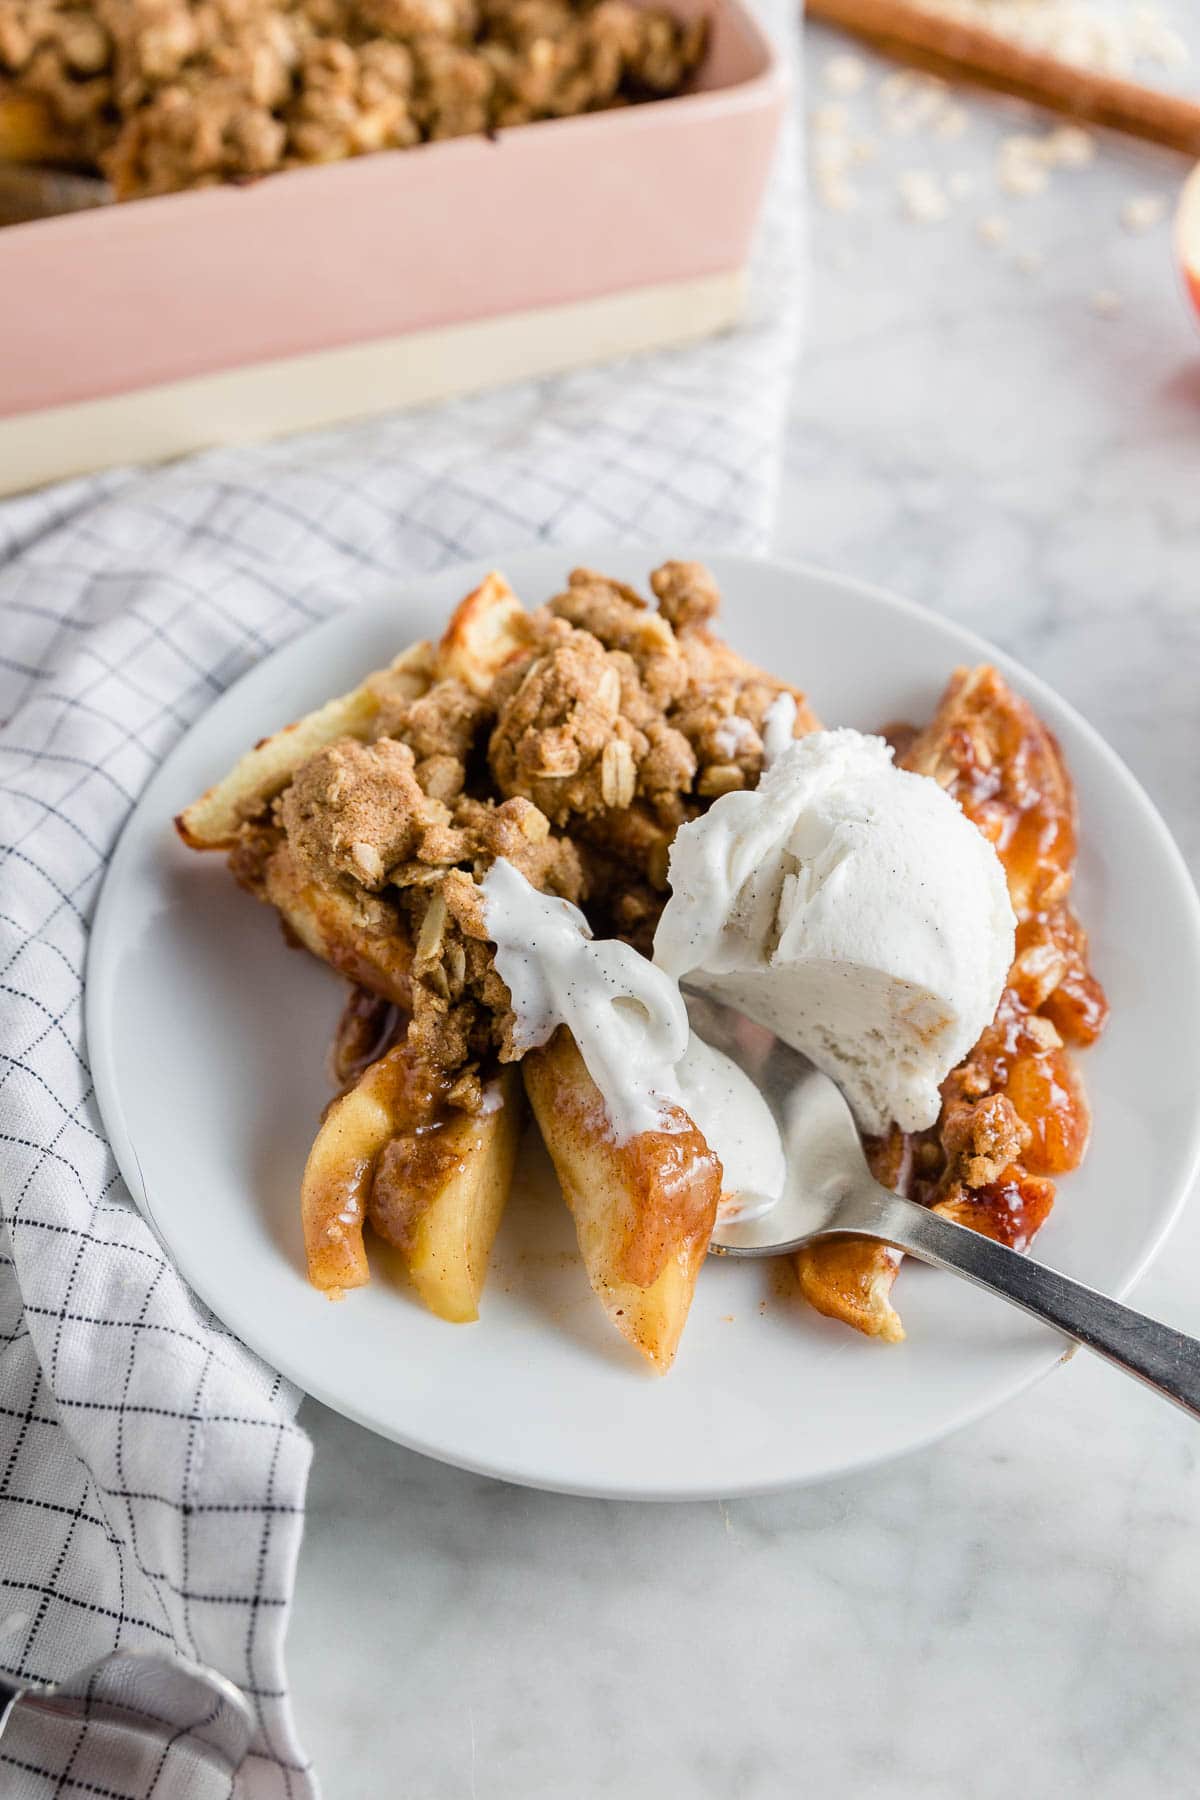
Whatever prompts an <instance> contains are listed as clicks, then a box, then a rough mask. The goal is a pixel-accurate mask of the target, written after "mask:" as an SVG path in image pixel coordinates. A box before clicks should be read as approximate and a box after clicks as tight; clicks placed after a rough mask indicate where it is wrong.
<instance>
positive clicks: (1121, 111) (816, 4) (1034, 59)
mask: <svg viewBox="0 0 1200 1800" xmlns="http://www.w3.org/2000/svg"><path fill="white" fill-rule="evenodd" d="M808 14H809V17H810V18H814V19H824V20H827V21H828V22H829V23H830V24H832V25H840V26H841V27H842V28H843V29H844V30H846V31H850V32H853V33H854V34H855V36H857V37H862V38H866V39H867V40H868V41H869V42H870V43H871V44H873V45H874V46H875V48H876V49H878V50H881V51H882V52H883V53H884V54H885V55H888V56H892V57H895V58H897V59H898V60H899V61H901V62H909V63H915V64H916V65H917V66H918V67H919V68H923V69H925V70H927V71H928V72H930V73H931V74H935V75H941V76H943V77H945V78H946V79H948V80H951V81H955V80H959V81H963V80H965V81H972V82H975V83H976V84H977V85H979V86H982V87H987V88H992V89H995V90H997V91H999V92H1001V93H1005V94H1014V95H1016V97H1017V98H1018V99H1021V100H1032V101H1034V102H1035V103H1036V104H1037V105H1039V106H1047V107H1051V108H1052V109H1053V110H1054V111H1055V112H1060V113H1066V114H1068V115H1069V116H1070V117H1071V118H1074V119H1083V120H1086V121H1087V122H1088V123H1089V124H1092V125H1106V126H1108V127H1110V128H1111V129H1112V130H1114V131H1123V132H1127V133H1129V134H1131V135H1132V136H1134V137H1140V138H1145V139H1148V140H1149V141H1150V142H1151V143H1155V144H1165V145H1167V146H1168V147H1169V148H1170V149H1172V150H1182V151H1184V152H1186V153H1187V154H1188V155H1189V156H1195V157H1200V105H1197V103H1196V102H1195V101H1193V100H1187V99H1184V98H1183V97H1182V96H1180V95H1178V94H1169V93H1164V92H1161V91H1159V90H1158V89H1155V88H1149V87H1143V86H1142V85H1141V83H1139V82H1136V81H1127V80H1124V79H1123V78H1121V77H1119V76H1116V75H1105V74H1102V73H1100V72H1099V71H1097V70H1093V69H1086V68H1082V67H1080V66H1079V65H1077V64H1075V63H1067V62H1063V61H1062V60H1061V59H1060V58H1059V57H1056V56H1047V55H1045V54H1044V53H1043V52H1041V51H1037V50H1030V49H1028V48H1026V47H1025V46H1024V45H1023V44H1020V43H1015V42H1014V41H1013V40H1012V39H1011V38H1007V37H1004V36H1002V35H1001V34H1000V33H999V32H997V31H989V30H988V29H987V28H986V27H985V26H982V25H972V24H968V23H965V22H964V21H963V20H961V19H956V18H952V17H950V16H949V15H948V14H946V13H942V12H938V11H936V10H935V9H934V8H932V7H929V6H922V5H920V4H918V3H917V0H808Z"/></svg>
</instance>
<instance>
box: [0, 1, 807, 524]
mask: <svg viewBox="0 0 1200 1800" xmlns="http://www.w3.org/2000/svg"><path fill="white" fill-rule="evenodd" d="M677 4H678V6H679V10H680V11H681V12H690V13H692V14H695V13H696V12H699V11H709V10H711V0H677ZM785 95H786V80H785V76H784V72H783V70H782V68H781V66H780V63H779V60H778V58H777V56H776V53H775V51H774V49H773V47H772V46H771V44H770V42H769V40H768V39H767V37H766V36H765V34H764V33H763V31H762V30H761V28H760V27H759V25H758V24H757V22H756V21H755V19H754V18H753V17H752V16H751V14H750V13H749V12H748V11H746V10H745V9H744V8H743V7H742V6H741V5H739V4H737V3H735V0H719V3H718V7H717V10H716V11H715V13H714V14H713V29H712V41H711V47H710V51H709V54H708V56H707V58H706V61H705V64H704V67H703V69H702V70H701V72H700V75H699V78H698V80H697V83H696V87H695V91H693V92H690V93H688V94H685V95H682V96H680V97H678V98H676V99H672V100H663V101H655V102H651V103H649V104H646V105H643V106H637V107H629V108H624V109H620V110H617V111H613V112H608V113H594V114H589V115H586V116H584V117H581V118H575V119H562V120H554V121H551V122H547V123H543V124H537V125H526V126H521V127H519V128H515V129H513V130H511V131H506V132H503V133H501V134H500V135H499V137H498V138H497V139H495V140H494V141H493V140H488V139H485V138H482V137H476V138H461V139H456V140H454V141H452V142H449V143H438V144H429V145H424V146H422V147H420V148H417V149H414V150H406V151H399V152H387V153H383V154H379V155H375V156H368V157H362V158H359V159H357V160H355V161H353V162H346V163H339V164H335V165H330V166H327V167H322V168H314V169H302V170H296V171H294V172H289V173H287V174H282V175H275V176H271V177H269V178H267V179H266V180H264V181H261V182H259V183H256V184H254V185H252V186H247V187H226V188H209V189H205V190H202V191H199V192H195V193H186V194H177V195H171V196H168V197H165V198H161V199H154V200H144V201H135V202H131V203H129V204H126V205H123V206H118V207H107V208H102V209H100V210H98V211H94V212H86V213H78V214H72V215H70V216H66V217H62V218H55V219H48V220H39V221H36V222H33V223H30V224H24V225H15V226H10V227H7V228H5V229H3V230H0V295H3V296H4V306H3V312H4V329H3V334H2V335H0V492H3V491H13V490H15V489H17V488H20V487H28V486H33V485H36V484H38V483H40V482H43V481H46V480H49V479H52V478H54V477H57V476H61V475H66V474H69V473H74V472H78V471H80V470H82V469H87V468H95V467H99V466H102V465H106V464H111V463H115V462H125V461H130V460H150V459H152V458H158V457H163V456H171V455H178V454H180V453H182V452H184V451H187V450H191V449H195V448H199V447H201V446H204V445H209V444H213V443H218V442H229V441H233V440H244V439H246V438H254V437H261V436H269V435H274V434H277V433H279V432H282V431H287V430H296V429H301V428H306V427H309V426H314V425H319V424H326V423H330V422H332V421H333V420H335V419H339V418H348V417H353V416H359V415H362V414H366V413H371V412H379V411H384V410H388V409H390V408H391V407H393V406H397V405H404V404H414V403H416V402H419V401H425V400H430V399H436V398H440V397H444V396H445V395H448V394H451V393H461V392H463V391H466V390H467V389H470V388H476V387H482V386H487V385H492V384H495V383H497V382H502V381H506V380H511V379H514V378H516V377H518V376H523V375H527V374H530V373H543V372H546V371H547V370H550V369H554V368H562V367H566V366H570V365H571V364H575V363H582V362H588V361H595V360H599V359H602V358H603V357H605V356H608V355H613V354H621V353H625V352H627V351H630V350H635V349H643V348H648V347H650V346H652V345H657V344H661V343H664V342H672V341H680V340H683V339H686V338H689V337H696V336H700V335H703V334H704V333H706V332H709V331H712V330H715V329H718V328H720V327H721V326H723V325H726V324H728V323H729V322H730V321H731V319H732V318H733V317H735V316H736V313H737V309H738V303H739V296H740V289H741V272H742V271H743V270H744V267H745V264H746V260H747V256H748V252H749V246H750V241H751V237H752V234H753V229H754V224H755V220H756V217H757V213H758V208H759V203H760V200H761V196H762V190H763V185H764V182H765V180H766V176H767V172H768V167H769V163H770V155H771V149H772V145H773V142H774V139H775V136H776V132H777V128H778V124H779V119H780V115H781V112H782V109H783V105H784V101H785Z"/></svg>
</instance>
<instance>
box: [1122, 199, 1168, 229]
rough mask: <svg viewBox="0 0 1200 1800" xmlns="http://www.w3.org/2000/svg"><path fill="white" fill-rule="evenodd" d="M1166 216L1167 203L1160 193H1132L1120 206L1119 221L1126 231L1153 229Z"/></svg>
mask: <svg viewBox="0 0 1200 1800" xmlns="http://www.w3.org/2000/svg"><path fill="white" fill-rule="evenodd" d="M1166 216H1167V203H1166V200H1165V199H1164V198H1163V196H1162V195H1161V194H1134V195H1132V196H1131V197H1130V198H1129V199H1128V200H1126V202H1125V204H1124V206H1123V207H1122V208H1121V223H1122V225H1123V226H1124V227H1125V229H1126V231H1136V232H1141V231H1153V229H1154V227H1155V226H1156V225H1161V223H1162V221H1163V220H1164V219H1165V218H1166Z"/></svg>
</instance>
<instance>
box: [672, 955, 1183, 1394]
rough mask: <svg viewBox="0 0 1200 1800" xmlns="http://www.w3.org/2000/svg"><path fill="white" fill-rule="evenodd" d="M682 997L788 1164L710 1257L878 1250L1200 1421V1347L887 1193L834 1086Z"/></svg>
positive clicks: (719, 1231) (776, 1041) (728, 1014)
mask: <svg viewBox="0 0 1200 1800" xmlns="http://www.w3.org/2000/svg"><path fill="white" fill-rule="evenodd" d="M683 991H684V997H685V999H686V1001H687V1008H688V1016H689V1018H690V1020H691V1023H692V1029H693V1030H694V1031H695V1032H696V1034H697V1035H698V1036H699V1037H702V1038H704V1039H705V1041H706V1042H707V1043H709V1044H711V1045H712V1047H713V1048H714V1049H715V1050H721V1051H723V1052H724V1053H725V1055H726V1056H728V1057H729V1058H730V1059H731V1060H732V1061H733V1062H735V1063H737V1064H738V1066H739V1067H740V1068H742V1069H744V1070H745V1072H746V1074H747V1075H749V1076H750V1078H751V1080H752V1081H754V1082H755V1084H756V1085H757V1087H758V1089H759V1091H760V1092H761V1094H762V1095H763V1098H764V1099H765V1100H766V1102H767V1105H768V1106H769V1108H770V1110H771V1112H772V1114H773V1116H774V1118H775V1121H776V1123H777V1124H778V1126H779V1133H780V1138H781V1140H782V1143H783V1151H784V1157H785V1159H786V1162H787V1175H786V1179H785V1182H784V1187H783V1192H782V1194H781V1195H780V1197H779V1199H778V1200H777V1201H775V1202H774V1204H772V1205H769V1206H767V1205H765V1204H764V1201H763V1198H762V1196H760V1195H746V1196H744V1200H745V1207H744V1211H745V1215H746V1216H745V1217H744V1218H742V1219H739V1218H737V1217H736V1216H735V1217H730V1218H726V1219H722V1220H718V1222H717V1226H716V1229H715V1230H714V1232H713V1235H712V1240H711V1242H710V1243H709V1253H710V1255H713V1256H747V1257H754V1256H787V1255H789V1254H791V1253H792V1252H793V1251H796V1250H799V1249H801V1248H802V1247H803V1246H804V1245H805V1244H809V1243H812V1242H814V1241H815V1240H817V1239H820V1238H829V1237H866V1238H874V1239H876V1240H878V1241H879V1242H881V1243H885V1244H891V1245H892V1246H893V1247H894V1248H895V1249H897V1250H904V1251H906V1252H907V1253H908V1254H909V1255H910V1256H916V1257H919V1258H920V1259H921V1261H923V1262H927V1263H932V1264H933V1265H934V1266H935V1267H936V1268H939V1269H948V1270H950V1271H951V1273H953V1274H955V1275H962V1276H964V1277H965V1278H966V1279H967V1280H968V1281H972V1282H974V1283H975V1284H976V1285H977V1286H979V1287H985V1288H989V1289H990V1290H991V1292H992V1293H994V1294H998V1295H1000V1297H1001V1298H1002V1299H1004V1300H1007V1301H1009V1302H1010V1303H1011V1304H1012V1305H1013V1306H1019V1307H1020V1308H1021V1309H1022V1311H1024V1312H1027V1313H1032V1314H1033V1316H1034V1317H1035V1318H1038V1319H1042V1320H1044V1321H1045V1323H1046V1324H1048V1325H1051V1326H1053V1327H1054V1328H1055V1329H1056V1330H1057V1331H1061V1332H1064V1333H1065V1334H1066V1335H1067V1336H1068V1337H1071V1338H1074V1339H1075V1341H1076V1342H1077V1343H1080V1344H1085V1345H1086V1346H1087V1347H1088V1349H1090V1350H1094V1351H1096V1352H1097V1354H1098V1355H1100V1356H1103V1357H1105V1358H1107V1360H1108V1361H1109V1362H1112V1363H1115V1364H1116V1365H1117V1366H1118V1368H1121V1369H1124V1370H1125V1372H1126V1373H1127V1374H1129V1375H1134V1376H1136V1377H1137V1379H1138V1380H1139V1381H1142V1382H1144V1383H1145V1384H1146V1385H1147V1386H1148V1387H1152V1388H1155V1389H1156V1390H1157V1391H1158V1392H1159V1393H1160V1394H1162V1395H1163V1396H1164V1397H1165V1398H1166V1399H1168V1400H1172V1401H1174V1403H1175V1404H1176V1405H1177V1406H1180V1407H1182V1408H1183V1409H1184V1411H1185V1412H1189V1413H1191V1415H1192V1416H1193V1418H1200V1341H1197V1339H1195V1338H1191V1337H1188V1336H1186V1335H1185V1334H1184V1333H1183V1332H1181V1331H1174V1330H1172V1329H1171V1327H1169V1326H1167V1325H1162V1324H1160V1323H1158V1322H1157V1321H1156V1320H1154V1319H1149V1318H1147V1317H1146V1316H1145V1314H1143V1313H1139V1312H1135V1311H1134V1310H1133V1308H1132V1307H1128V1306H1122V1305H1121V1304H1120V1302H1119V1301H1116V1300H1111V1299H1109V1297H1108V1296H1107V1295H1106V1294H1101V1293H1098V1292H1097V1291H1096V1290H1095V1289H1094V1288H1089V1287H1085V1286H1084V1285H1083V1284H1082V1282H1078V1281H1072V1280H1071V1278H1070V1277H1069V1276H1067V1275H1063V1274H1061V1273H1060V1272H1059V1271H1058V1270H1057V1269H1051V1268H1048V1267H1047V1266H1046V1265H1045V1264H1044V1263H1038V1262H1035V1261H1034V1260H1033V1259H1032V1258H1031V1257H1029V1256H1025V1255H1022V1254H1019V1253H1018V1252H1017V1251H1015V1250H1010V1249H1009V1248H1008V1247H1007V1245H1005V1244H1000V1243H997V1242H996V1241H995V1239H993V1238H988V1237H984V1236H983V1235H982V1234H981V1233H979V1232H977V1231H972V1230H971V1229H970V1228H969V1227H968V1226H966V1225H958V1224H956V1223H955V1222H954V1221H953V1220H951V1219H947V1218H943V1217H942V1216H941V1214H940V1213H937V1212H934V1211H932V1210H931V1209H930V1208H929V1207H927V1206H921V1205H918V1203H917V1202H916V1201H915V1200H909V1199H906V1198H905V1196H904V1195H903V1194H895V1193H892V1192H891V1190H890V1189H888V1188H885V1187H883V1186H881V1185H880V1183H879V1182H877V1181H876V1180H875V1177H874V1176H873V1175H872V1174H871V1171H870V1169H869V1168H868V1167H867V1160H866V1157H865V1155H864V1153H863V1147H862V1140H861V1138H860V1137H859V1133H858V1127H857V1126H856V1124H855V1122H854V1115H853V1113H852V1112H851V1110H850V1107H849V1105H848V1104H847V1102H846V1100H845V1098H844V1097H843V1095H842V1093H841V1092H840V1090H839V1089H838V1087H837V1086H836V1084H835V1083H834V1082H833V1081H831V1080H830V1078H829V1076H828V1075H824V1074H822V1073H821V1071H820V1070H819V1069H817V1068H816V1067H815V1066H814V1065H813V1064H812V1063H811V1062H810V1061H809V1059H808V1057H806V1056H803V1055H801V1053H800V1052H799V1051H798V1050H793V1049H792V1048H791V1046H790V1045H789V1044H785V1043H784V1042H783V1041H782V1039H780V1038H777V1037H776V1036H775V1034H774V1033H773V1032H771V1031H768V1030H767V1029H766V1027H765V1026H762V1025H759V1024H757V1023H755V1022H754V1021H753V1020H752V1019H748V1018H746V1017H745V1016H744V1015H743V1014H742V1013H739V1012H737V1011H735V1009H734V1008H733V1007H730V1006H725V1005H724V1004H722V1003H721V1002H720V1001H718V1000H716V999H714V998H713V997H712V996H711V995H708V994H705V993H702V992H700V991H699V990H698V989H696V988H694V987H692V986H690V985H689V984H686V983H685V984H684V990H683Z"/></svg>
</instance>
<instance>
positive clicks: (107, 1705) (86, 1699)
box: [0, 1650, 254, 1769]
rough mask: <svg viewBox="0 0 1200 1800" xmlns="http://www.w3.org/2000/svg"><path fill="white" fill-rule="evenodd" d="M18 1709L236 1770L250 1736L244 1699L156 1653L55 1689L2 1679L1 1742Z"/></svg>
mask: <svg viewBox="0 0 1200 1800" xmlns="http://www.w3.org/2000/svg"><path fill="white" fill-rule="evenodd" d="M18 1704H20V1705H22V1706H24V1707H27V1708H29V1709H30V1710H31V1711H35V1712H43V1713H47V1714H50V1715H52V1716H56V1717H60V1718H69V1719H99V1720H103V1721H105V1722H107V1723H109V1724H114V1725H121V1726H124V1727H125V1728H126V1729H128V1730H130V1731H135V1732H138V1733H145V1734H148V1735H152V1736H155V1737H159V1738H162V1739H164V1740H169V1741H170V1742H171V1743H172V1744H177V1743H179V1742H180V1741H181V1740H186V1741H187V1743H188V1744H189V1745H190V1747H191V1748H192V1749H193V1750H194V1751H195V1753H196V1754H197V1755H199V1756H202V1757H209V1758H216V1759H217V1760H218V1761H219V1762H220V1763H221V1764H222V1765H223V1766H224V1767H226V1768H228V1769H236V1768H237V1766H238V1764H239V1763H240V1762H241V1761H242V1758H243V1757H244V1756H245V1754H246V1750H247V1748H248V1747H249V1744H250V1740H251V1738H252V1737H253V1735H254V1714H253V1712H252V1711H251V1710H250V1705H249V1702H248V1701H247V1700H246V1697H245V1695H244V1694H242V1693H241V1692H240V1690H239V1689H238V1688H236V1687H235V1686H234V1684H233V1682H232V1681H230V1680H229V1679H228V1678H227V1677H226V1676H224V1675H222V1674H221V1673H220V1671H219V1670H217V1669H211V1668H209V1667H208V1666H207V1664H205V1663H197V1662H190V1661H188V1660H187V1659H186V1658H184V1657H182V1656H174V1655H170V1654H168V1653H167V1652H166V1651H162V1650H114V1651H113V1652H112V1654H111V1655H110V1656H106V1657H103V1658H102V1659H101V1660H100V1661H99V1662H95V1663H91V1664H89V1665H88V1667H87V1668H85V1669H79V1670H78V1671H77V1672H76V1673H75V1674H74V1675H70V1676H68V1677H67V1679H66V1680H65V1681H59V1682H55V1683H54V1684H53V1685H35V1684H33V1683H18V1682H15V1681H11V1680H10V1679H9V1678H8V1677H7V1676H5V1675H0V1736H2V1735H3V1733H4V1728H5V1726H6V1725H7V1724H8V1723H9V1721H10V1719H11V1718H12V1716H13V1713H14V1711H15V1709H16V1707H17V1706H18Z"/></svg>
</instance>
